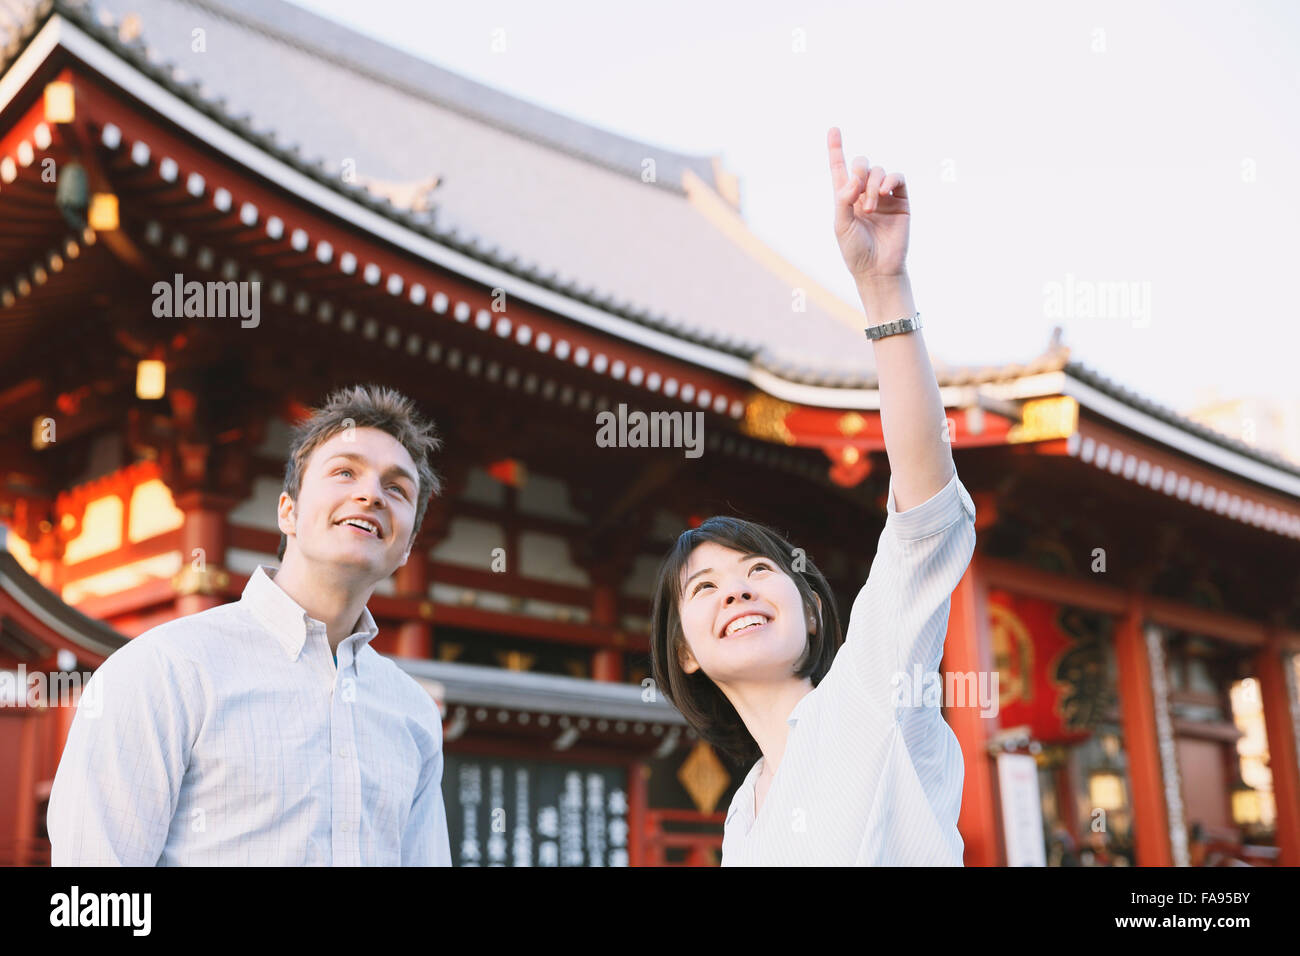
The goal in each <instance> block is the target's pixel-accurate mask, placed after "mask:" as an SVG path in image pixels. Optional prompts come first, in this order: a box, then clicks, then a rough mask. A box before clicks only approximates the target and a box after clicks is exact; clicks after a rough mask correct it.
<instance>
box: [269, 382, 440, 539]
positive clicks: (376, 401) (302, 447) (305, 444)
mask: <svg viewBox="0 0 1300 956" xmlns="http://www.w3.org/2000/svg"><path fill="white" fill-rule="evenodd" d="M347 428H378V429H380V430H381V431H385V432H388V434H390V435H392V436H393V437H394V438H396V439H397V440H398V441H399V442H400V443H401V445H402V447H403V448H405V449H406V451H407V454H409V455H410V456H411V460H412V461H413V462H415V468H416V472H417V474H418V476H419V479H420V489H419V492H418V493H417V494H416V501H415V523H414V525H412V527H411V541H414V540H415V536H416V534H418V533H419V531H420V525H421V524H422V523H423V522H424V513H425V512H426V511H427V510H428V508H429V499H430V498H431V497H432V496H433V495H438V494H441V493H442V480H441V479H440V478H439V477H438V475H437V473H435V472H434V470H433V468H432V467H431V466H430V464H429V456H430V455H432V454H433V453H434V452H436V451H437V450H438V449H439V448H441V447H442V440H441V439H440V438H438V436H437V433H436V430H435V427H434V424H433V422H432V421H429V420H428V419H425V418H422V417H421V416H420V414H419V412H418V411H417V410H416V408H415V403H414V402H412V401H411V400H410V399H409V398H407V397H406V396H405V395H403V394H402V393H401V392H399V391H397V390H396V389H392V388H387V387H383V386H379V385H353V386H351V387H348V388H341V389H338V390H337V391H335V392H332V393H331V394H330V395H329V396H328V397H326V399H325V403H324V404H323V405H321V407H320V408H317V409H313V410H312V413H311V414H310V415H309V416H308V417H307V418H305V419H303V420H302V421H301V422H299V423H298V424H297V425H295V426H294V429H293V434H292V438H291V440H290V442H289V459H288V461H286V462H285V465H284V491H285V493H286V494H288V496H289V497H290V498H292V499H293V500H294V501H295V502H296V501H297V500H298V493H299V492H300V491H301V490H302V476H303V472H304V471H305V470H306V468H307V461H308V460H309V459H310V458H311V453H312V452H313V451H315V450H316V449H317V448H318V447H319V446H320V445H322V444H323V443H325V442H327V441H329V440H330V439H331V438H333V437H334V436H335V435H337V434H338V433H339V432H341V431H344V430H345V429H347ZM288 543H289V539H288V538H286V537H285V535H284V533H283V532H281V534H280V550H279V551H277V552H276V557H277V558H279V559H280V560H281V561H283V560H284V552H285V548H286V547H287V546H288Z"/></svg>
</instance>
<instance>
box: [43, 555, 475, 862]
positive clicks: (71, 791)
mask: <svg viewBox="0 0 1300 956" xmlns="http://www.w3.org/2000/svg"><path fill="white" fill-rule="evenodd" d="M268 571H271V573H272V574H274V571H273V569H269V568H266V567H259V568H258V569H257V571H256V572H254V573H253V575H252V577H251V578H249V581H248V585H247V586H246V587H245V588H244V593H243V596H242V597H241V598H240V600H238V601H236V602H234V603H232V604H225V605H222V606H221V607H215V608H212V609H210V610H207V611H203V612H201V613H199V614H193V615H190V616H188V617H183V618H178V619H176V620H175V621H169V622H168V623H166V624H163V625H161V626H160V627H156V628H153V629H152V630H149V631H146V632H145V633H144V634H141V635H140V636H139V637H137V638H135V639H134V640H132V641H130V642H129V643H128V644H126V645H125V646H124V647H122V648H121V649H120V650H118V651H116V652H115V653H114V654H113V655H112V656H110V657H109V658H108V660H106V661H105V662H104V663H103V665H101V666H100V668H99V669H98V670H97V671H96V672H95V674H94V676H93V677H92V678H91V681H90V683H89V684H88V685H87V687H86V690H85V692H84V693H83V695H82V702H81V705H80V706H79V707H78V708H77V714H76V716H75V717H74V718H73V721H72V729H71V730H70V732H69V734H68V741H67V744H66V746H65V747H64V750H63V756H62V758H61V759H60V761H59V767H58V771H57V773H56V774H55V777H54V786H53V789H52V790H51V792H50V807H49V813H48V815H47V822H48V826H49V832H50V844H51V862H52V863H53V864H54V865H55V866H61V865H74V866H154V865H159V866H190V865H203V866H212V865H216V866H232V865H233V866H250V865H251V866H330V865H333V866H360V865H382V866H397V865H417V866H450V865H451V850H450V846H449V844H448V840H447V818H446V811H445V809H444V806H443V799H442V722H441V719H440V717H439V714H438V708H437V705H436V704H435V703H434V701H433V698H432V697H430V696H429V695H428V693H426V692H425V691H424V689H423V688H421V687H420V685H419V684H417V683H416V682H415V681H414V680H413V679H412V678H411V677H410V676H409V675H407V674H406V673H405V672H403V671H402V670H401V669H400V668H399V667H398V666H397V665H396V664H394V663H393V662H392V661H391V660H389V659H388V658H386V657H383V656H381V655H380V654H379V653H377V652H376V651H375V649H374V648H373V647H371V646H370V641H371V640H373V639H374V637H375V635H376V634H378V633H379V628H378V627H377V626H376V625H375V620H374V618H373V617H372V616H371V614H370V611H369V610H367V611H365V612H363V614H362V616H361V620H360V622H359V625H358V626H359V629H358V630H357V632H356V633H355V634H353V635H352V636H350V637H348V638H346V639H344V640H343V641H342V642H341V643H340V644H339V647H338V664H337V665H335V663H334V661H333V659H332V658H331V656H330V649H329V643H328V640H327V638H326V633H325V625H324V624H322V623H321V622H320V621H317V620H315V619H313V618H311V617H310V616H308V614H307V612H306V611H304V610H303V609H302V608H301V607H300V606H299V605H298V604H296V603H295V602H294V601H293V599H292V598H290V597H289V595H288V594H286V593H285V592H284V591H282V590H281V589H280V588H279V586H278V585H276V584H275V582H274V581H273V580H272V579H271V576H270V575H268V573H267V572H268Z"/></svg>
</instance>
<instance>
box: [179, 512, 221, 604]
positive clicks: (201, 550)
mask: <svg viewBox="0 0 1300 956" xmlns="http://www.w3.org/2000/svg"><path fill="white" fill-rule="evenodd" d="M175 500H176V507H177V508H179V509H180V510H181V511H182V512H184V513H185V523H184V524H183V525H182V526H181V573H180V575H179V579H180V586H179V589H178V590H179V592H180V593H179V594H178V595H177V597H176V614H177V616H178V617H184V616H186V615H189V614H197V613H198V612H200V611H206V610H208V609H209V608H214V607H217V606H218V605H221V604H224V603H226V601H225V598H224V597H223V596H222V593H221V589H222V587H223V586H224V585H225V583H226V576H227V572H226V515H227V513H228V512H229V511H230V509H231V508H233V507H234V506H235V504H236V502H235V501H234V499H232V498H227V497H224V496H221V495H213V494H210V493H208V492H203V491H186V492H183V493H181V495H179V496H178V497H177V498H176V499H175Z"/></svg>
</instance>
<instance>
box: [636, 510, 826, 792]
mask: <svg viewBox="0 0 1300 956" xmlns="http://www.w3.org/2000/svg"><path fill="white" fill-rule="evenodd" d="M706 541H712V542H713V543H715V544H719V545H721V546H722V547H724V548H730V549H731V550H733V551H739V552H740V553H741V554H761V555H763V556H764V557H766V558H769V559H770V560H771V561H773V562H774V563H775V564H776V565H777V566H779V567H780V569H781V570H782V571H783V572H784V573H785V574H786V575H787V576H788V577H790V578H791V579H792V580H793V581H794V583H795V586H796V587H797V588H798V589H799V594H800V595H801V596H802V597H803V603H804V609H805V611H806V612H807V613H808V614H809V615H811V616H812V617H814V618H816V619H818V621H819V626H818V627H817V629H816V631H815V632H813V633H812V634H810V635H809V637H808V649H807V651H806V653H805V654H804V656H803V657H802V658H801V659H800V660H799V663H798V664H797V665H796V667H795V671H794V676H795V677H808V678H811V680H812V684H813V686H814V687H816V686H817V685H818V684H819V683H821V679H822V678H823V677H825V676H826V672H827V671H829V670H830V669H831V661H832V660H834V659H835V652H836V651H838V650H839V647H840V645H841V644H842V643H843V642H844V638H843V635H842V633H841V631H840V619H839V614H838V612H837V611H836V610H835V598H834V596H833V595H832V594H831V589H830V585H828V584H827V583H826V578H825V577H824V576H823V575H822V573H821V572H820V571H819V570H817V566H816V565H815V564H813V562H812V560H811V559H810V558H807V557H806V556H805V555H804V554H803V552H801V551H800V552H796V551H795V549H794V548H793V547H792V546H791V545H790V542H788V541H787V540H786V539H785V538H783V537H782V536H781V535H779V534H777V533H776V532H775V531H773V530H772V529H771V528H768V527H766V526H764V525H761V524H756V523H754V522H752V521H745V520H744V519H742V518H727V517H713V518H709V519H708V520H706V521H705V522H703V523H702V524H701V525H700V526H699V527H698V528H692V529H689V530H687V531H683V532H682V533H681V535H680V536H678V538H677V543H676V544H674V545H673V546H672V548H671V549H670V550H669V552H668V554H667V556H666V557H665V558H664V561H663V564H662V565H660V568H659V577H658V580H657V581H656V582H655V588H654V597H653V598H652V603H651V619H650V673H651V676H652V677H653V678H654V682H655V686H656V687H658V688H659V690H660V692H661V693H663V695H664V697H666V698H667V699H668V702H669V703H670V704H672V705H673V706H674V707H676V708H677V710H678V711H679V712H680V713H681V715H682V716H683V717H685V718H686V721H687V723H689V724H690V725H691V727H693V728H694V729H695V732H696V733H698V734H699V735H700V736H701V737H703V738H704V739H705V740H706V741H708V742H709V743H710V744H712V745H713V746H714V748H716V749H717V750H719V751H721V752H722V754H723V755H724V756H726V757H727V758H729V759H730V760H732V761H733V762H735V763H736V764H737V765H739V766H742V767H743V766H747V765H749V764H752V763H753V762H754V761H756V760H758V758H759V757H760V756H761V755H762V754H761V752H760V750H759V748H758V744H757V743H755V742H754V738H753V737H752V736H750V733H749V731H748V730H747V729H746V728H745V725H744V723H743V722H742V721H741V719H740V715H739V714H737V713H736V708H735V707H733V706H732V705H731V701H729V700H727V697H726V695H725V694H723V693H722V691H720V690H718V688H717V686H716V685H715V684H714V683H713V681H712V680H711V679H710V678H709V677H708V676H707V675H706V674H705V673H704V671H703V670H697V671H696V672H695V673H694V674H687V673H686V672H685V671H684V670H682V668H681V664H680V663H679V658H678V652H679V649H680V648H682V647H684V646H685V638H684V636H683V634H682V620H681V616H680V614H679V613H678V602H679V601H680V600H681V597H682V575H683V574H684V572H685V571H686V567H687V564H688V562H689V561H690V557H691V553H692V552H693V551H694V550H695V549H696V548H697V547H699V546H700V545H701V544H704V543H705V542H706ZM814 595H815V596H814ZM818 597H820V598H821V608H820V612H819V610H818V602H817V598H818Z"/></svg>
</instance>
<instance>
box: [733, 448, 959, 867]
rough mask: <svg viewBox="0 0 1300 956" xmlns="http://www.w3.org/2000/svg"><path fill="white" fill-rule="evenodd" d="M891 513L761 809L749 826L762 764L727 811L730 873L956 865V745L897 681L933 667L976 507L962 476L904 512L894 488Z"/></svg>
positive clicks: (929, 709) (799, 710)
mask: <svg viewBox="0 0 1300 956" xmlns="http://www.w3.org/2000/svg"><path fill="white" fill-rule="evenodd" d="M886 509H887V512H888V514H887V517H886V519H885V528H884V530H883V531H882V532H881V534H880V542H879V544H878V545H877V548H876V556H875V559H874V560H873V561H872V564H871V573H870V574H869V575H868V577H867V583H866V584H865V585H864V586H863V588H862V590H861V591H860V592H859V593H858V597H857V600H856V601H855V602H854V604H853V610H852V613H851V614H850V616H849V624H848V631H847V634H846V637H845V642H844V644H843V646H841V647H840V649H839V651H838V653H836V655H835V660H834V662H833V663H832V665H831V668H830V670H829V671H828V672H827V674H826V676H825V677H824V678H822V681H821V683H820V684H818V685H817V686H816V687H815V688H813V689H812V691H810V692H809V693H808V694H806V695H804V697H803V698H802V699H801V700H800V701H799V703H797V704H796V705H795V707H794V709H793V710H792V711H791V712H790V716H789V718H787V721H786V722H787V723H788V724H789V726H790V731H789V737H788V739H787V741H786V746H785V753H784V755H783V756H782V758H781V762H780V764H779V766H778V767H777V771H776V776H775V777H774V778H773V780H772V782H771V784H770V786H769V788H768V791H767V794H766V796H765V797H764V799H763V806H762V810H761V811H760V812H759V813H758V814H757V817H755V813H754V785H755V782H756V781H757V779H758V776H759V774H760V773H761V772H762V767H763V760H762V759H761V758H760V759H759V760H758V761H757V762H756V763H755V764H754V766H753V767H752V768H751V769H750V771H749V774H748V776H746V778H745V780H744V782H743V783H742V784H741V786H740V789H739V790H738V791H737V792H736V795H735V797H734V798H733V799H732V801H731V807H730V809H729V810H728V811H727V822H726V825H725V829H724V832H723V842H722V865H723V866H808V865H812V866H850V865H858V866H961V865H962V851H963V849H964V844H963V841H962V838H961V834H960V833H959V832H958V830H957V814H958V811H959V810H960V809H961V790H962V780H963V777H964V772H965V768H964V765H963V763H962V755H961V750H960V748H959V746H958V743H957V736H956V735H955V734H954V733H953V732H952V728H950V727H949V726H948V723H947V722H946V721H945V720H944V719H943V715H942V714H941V712H940V710H939V708H938V707H937V706H910V705H909V700H908V697H906V696H902V695H898V696H896V688H895V684H896V683H897V682H898V681H906V682H907V683H908V686H911V685H913V683H914V677H915V676H924V675H925V674H927V673H929V672H932V671H934V672H937V670H938V667H939V661H940V659H941V658H942V656H943V643H944V637H945V634H946V632H947V626H948V607H949V601H950V598H951V596H952V591H953V589H954V588H955V587H956V586H957V583H958V582H959V581H960V580H961V577H962V575H963V574H964V573H965V570H966V567H967V565H968V564H969V563H970V557H971V554H972V553H973V552H974V550H975V505H974V503H973V502H972V501H971V498H970V495H969V494H968V493H967V492H966V488H965V487H964V486H963V485H962V483H961V481H960V480H959V479H958V478H957V475H956V474H955V473H954V474H953V476H952V479H951V480H950V481H949V482H948V484H947V485H945V486H944V488H943V489H942V490H941V491H939V492H938V493H936V494H935V495H934V497H932V498H930V499H929V500H928V501H926V502H924V503H922V504H919V505H917V506H916V507H914V508H909V509H908V510H907V511H904V512H899V511H898V510H897V504H896V502H895V500H894V485H893V480H892V478H891V480H890V484H889V496H888V499H887V504H886ZM917 664H919V667H920V671H919V672H918V671H915V670H914V667H913V665H917ZM895 675H900V676H899V677H898V678H897V680H895ZM912 696H913V699H916V697H915V695H912ZM896 699H897V700H899V701H901V702H900V703H898V704H897V705H896V704H895V701H896ZM924 699H925V698H924V697H923V696H922V697H920V698H919V700H918V703H919V701H920V700H924ZM930 699H931V700H933V697H931V698H930Z"/></svg>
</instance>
